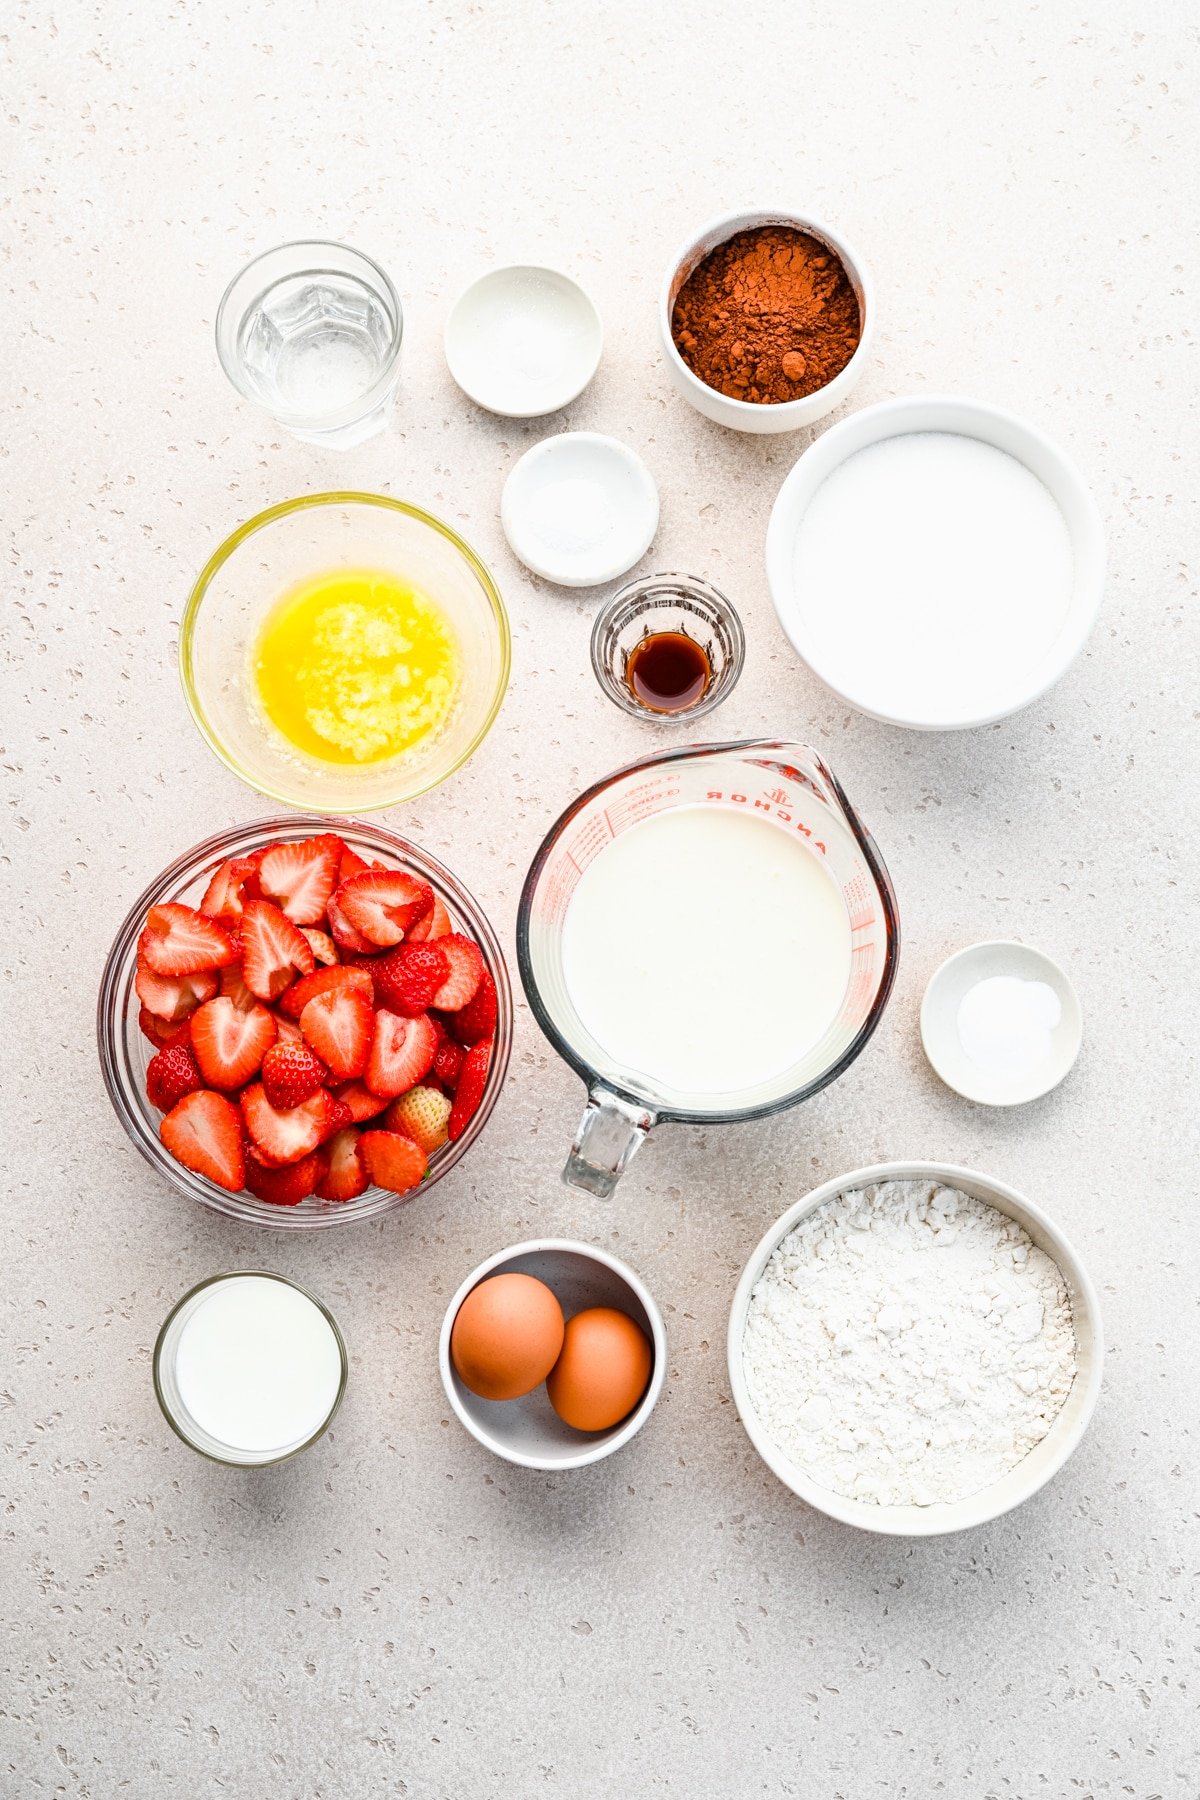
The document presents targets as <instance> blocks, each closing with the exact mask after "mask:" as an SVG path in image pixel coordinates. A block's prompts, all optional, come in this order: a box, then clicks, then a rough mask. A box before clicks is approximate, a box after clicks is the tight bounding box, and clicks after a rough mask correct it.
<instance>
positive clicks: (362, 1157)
mask: <svg viewBox="0 0 1200 1800" xmlns="http://www.w3.org/2000/svg"><path fill="white" fill-rule="evenodd" d="M97 1037H98V1042H99V1051H100V1063H101V1068H102V1070H103V1073H104V1080H105V1084H106V1086H107V1088H108V1092H109V1097H110V1099H111V1100H112V1103H113V1106H114V1107H115V1109H116V1112H117V1116H118V1118H119V1119H120V1121H121V1123H122V1125H123V1126H124V1127H125V1130H126V1131H127V1132H128V1133H129V1136H130V1137H131V1138H132V1140H133V1142H134V1144H135V1145H136V1146H137V1148H138V1150H140V1151H141V1153H142V1155H143V1156H144V1157H145V1158H146V1160H147V1161H148V1162H150V1163H152V1164H153V1165H154V1167H155V1169H157V1170H158V1172H159V1173H160V1174H161V1175H163V1176H165V1177H166V1179H167V1180H168V1181H170V1182H171V1183H172V1185H173V1186H174V1187H176V1188H178V1189H179V1190H180V1192H181V1193H184V1194H188V1195H190V1196H191V1197H192V1198H193V1199H195V1200H200V1201H202V1202H203V1203H204V1204H205V1205H206V1206H211V1207H213V1208H214V1209H215V1210H216V1211H217V1212H223V1213H227V1214H228V1215H229V1216H230V1217H232V1218H237V1219H243V1220H247V1221H249V1222H251V1223H254V1224H260V1225H276V1226H292V1227H300V1228H303V1227H320V1226H325V1225H335V1224H339V1223H341V1222H342V1221H344V1220H348V1219H368V1218H378V1217H379V1216H380V1214H382V1213H385V1212H389V1211H391V1209H392V1208H393V1207H395V1206H401V1205H403V1204H404V1203H405V1202H407V1201H409V1200H412V1199H414V1198H416V1197H417V1196H418V1195H419V1194H420V1193H421V1192H422V1191H423V1190H424V1189H425V1188H427V1187H428V1186H429V1184H430V1183H431V1182H433V1181H437V1180H438V1179H439V1177H440V1176H442V1175H445V1174H446V1173H447V1171H448V1170H450V1169H452V1168H453V1167H454V1165H455V1163H457V1161H458V1160H459V1158H460V1157H461V1156H462V1155H464V1153H465V1152H466V1151H467V1150H469V1149H470V1147H471V1145H472V1144H473V1143H474V1141H475V1139H476V1138H477V1137H478V1136H479V1134H480V1132H481V1131H482V1130H483V1127H484V1125H485V1124H486V1123H487V1119H488V1115H489V1114H490V1112H491V1110H492V1108H493V1106H494V1105H495V1103H496V1100H497V1098H498V1096H499V1093H500V1089H501V1087H502V1086H503V1084H504V1077H505V1073H506V1070H507V1068H508V1058H509V1051H510V1049H511V1045H512V992H511V989H510V986H509V980H508V972H507V970H506V968H505V964H504V957H503V954H502V952H501V949H500V945H499V942H498V940H497V938H496V934H495V932H494V931H493V930H492V927H491V925H490V924H489V923H488V920H487V918H486V917H485V915H484V913H483V912H482V910H481V909H480V907H479V905H478V903H477V902H476V901H475V900H474V899H473V898H472V896H471V895H470V894H469V893H468V892H467V890H466V889H465V888H464V887H463V886H462V884H461V883H460V882H459V881H458V880H457V879H456V878H455V877H454V876H453V875H452V874H451V873H450V871H449V870H448V869H447V868H445V867H444V866H443V865H442V864H441V863H440V862H438V861H437V859H436V858H435V857H433V856H430V855H429V853H428V852H427V851H425V850H421V849H418V847H417V846H416V845H415V844H411V843H409V842H408V841H407V840H406V839H404V838H401V837H398V836H396V835H395V833H393V832H390V831H387V830H385V829H383V827H381V826H375V825H365V824H361V823H359V822H357V821H355V820H352V819H329V818H324V817H305V816H303V815H296V814H292V815H289V816H287V817H285V818H273V819H260V820H258V821H256V822H255V823H253V824H249V825H241V826H237V827H235V828H234V829H233V830H231V831H226V832H222V833H220V834H219V835H218V836H216V837H211V838H207V839H206V840H205V841H204V843H202V844H197V845H196V847H195V848H194V849H192V850H188V851H186V852H185V853H184V855H182V856H180V857H178V858H177V859H176V860H175V862H173V863H172V864H171V865H170V867H169V868H166V869H164V870H163V872H162V874H161V875H160V876H159V877H158V879H157V880H156V881H155V882H153V883H152V884H151V886H150V887H149V888H147V890H146V892H145V893H144V894H143V895H142V896H141V898H140V899H139V900H138V902H137V904H136V905H135V906H134V907H133V909H132V910H131V911H130V913H129V914H128V916H127V917H126V919H125V922H124V923H123V925H122V926H121V929H120V931H119V932H118V933H117V936H116V941H115V942H114V944H113V947H112V949H111V951H110V952H109V956H108V961H107V963H106V964H105V968H104V975H103V979H102V981H101V984H100V998H99V1002H98V1006H97Z"/></svg>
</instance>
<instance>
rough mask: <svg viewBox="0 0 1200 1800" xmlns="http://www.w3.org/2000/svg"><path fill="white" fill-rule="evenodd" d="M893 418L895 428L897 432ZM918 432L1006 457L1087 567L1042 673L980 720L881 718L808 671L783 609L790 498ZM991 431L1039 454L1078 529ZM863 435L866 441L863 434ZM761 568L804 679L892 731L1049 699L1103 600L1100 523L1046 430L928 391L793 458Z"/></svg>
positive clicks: (991, 720)
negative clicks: (1041, 497)
mask: <svg viewBox="0 0 1200 1800" xmlns="http://www.w3.org/2000/svg"><path fill="white" fill-rule="evenodd" d="M947 412H949V413H951V414H954V415H957V416H958V421H959V422H958V423H956V424H952V423H947V422H946V418H945V415H946V414H947ZM897 420H902V421H904V423H901V424H900V425H898V426H897V425H896V421H897ZM877 427H878V429H877ZM919 431H944V432H950V433H953V434H954V435H956V436H959V437H970V438H975V439H978V441H979V442H981V443H985V444H990V445H992V446H993V448H996V449H1003V450H1004V451H1005V452H1006V453H1007V454H1008V455H1010V456H1014V457H1015V458H1016V460H1017V461H1018V462H1020V463H1021V464H1022V466H1023V467H1025V468H1027V469H1029V472H1030V473H1031V474H1032V475H1034V476H1036V478H1037V479H1038V480H1039V481H1041V483H1042V486H1043V487H1045V488H1046V490H1047V492H1048V493H1050V494H1051V498H1052V499H1053V500H1054V502H1055V504H1056V505H1057V506H1058V507H1059V511H1060V512H1062V513H1063V516H1064V522H1065V523H1066V524H1067V529H1068V531H1069V533H1070V536H1071V545H1072V551H1073V552H1074V554H1075V556H1076V560H1077V561H1080V562H1082V561H1083V560H1084V559H1085V558H1086V559H1087V560H1089V561H1090V562H1092V563H1093V564H1094V580H1093V582H1092V584H1091V591H1090V592H1089V593H1084V594H1083V595H1082V596H1081V593H1080V586H1079V583H1078V582H1076V583H1075V584H1074V586H1073V588H1072V592H1071V600H1070V605H1069V608H1068V611H1067V615H1066V617H1065V619H1064V620H1063V624H1062V628H1061V630H1060V632H1059V635H1058V638H1057V639H1056V640H1055V642H1054V644H1053V645H1052V646H1051V650H1050V652H1049V653H1048V654H1047V656H1046V658H1045V660H1044V662H1043V663H1042V665H1041V666H1040V667H1039V668H1038V670H1037V671H1036V672H1035V674H1034V675H1033V676H1032V677H1031V678H1030V679H1029V680H1027V682H1026V684H1025V686H1024V687H1023V688H1022V689H1021V692H1020V695H1019V697H1017V698H1014V699H1013V700H1012V701H1010V702H1006V703H1005V704H1004V705H1003V706H1000V707H998V708H994V709H993V710H992V711H990V712H986V713H980V714H978V715H976V716H973V717H970V718H956V719H949V720H946V719H927V718H923V717H920V716H918V715H916V714H913V713H909V714H904V713H900V712H884V711H882V710H880V709H879V708H878V707H874V706H868V705H866V704H865V703H864V702H863V701H862V700H861V699H859V698H856V696H855V695H854V694H852V693H851V692H850V691H849V690H848V689H847V688H845V687H842V686H839V685H838V683H837V682H835V681H832V680H831V679H830V677H829V676H828V675H827V674H826V673H825V672H824V671H823V670H822V669H821V668H820V667H819V666H818V663H817V661H816V660H815V659H814V657H813V655H812V652H811V649H810V648H806V647H805V644H804V641H803V640H804V636H805V634H804V631H803V629H802V621H800V620H799V619H798V618H797V616H796V611H795V607H794V605H793V593H794V583H793V581H792V577H791V558H792V551H793V545H794V542H795V532H796V523H797V522H798V519H797V520H793V517H792V514H793V513H794V512H795V511H796V507H797V505H798V502H797V499H796V495H797V493H800V495H801V496H802V501H803V504H802V507H801V513H800V515H799V516H802V513H803V510H804V508H806V507H807V505H808V504H809V502H810V501H811V499H812V496H813V495H814V494H815V493H816V491H817V489H818V488H819V487H820V485H821V483H822V482H823V481H824V480H825V479H826V478H827V477H828V476H829V475H831V474H832V473H833V471H834V470H835V469H838V468H840V467H841V466H842V464H843V463H845V462H847V461H848V460H849V458H850V457H851V456H855V455H857V454H858V452H859V451H860V450H865V449H867V448H869V447H870V446H871V445H873V444H877V443H883V442H885V441H886V440H887V439H888V438H891V437H900V436H903V435H906V434H907V433H909V432H919ZM997 431H1004V432H1006V433H1013V432H1015V433H1016V434H1017V435H1018V436H1020V437H1023V438H1024V439H1026V440H1027V441H1032V442H1034V443H1036V445H1037V447H1038V449H1039V451H1040V452H1041V454H1042V455H1043V456H1044V457H1045V458H1046V459H1047V461H1048V462H1049V463H1050V464H1052V465H1053V467H1054V469H1055V472H1056V475H1057V479H1058V481H1059V483H1060V484H1061V486H1062V488H1063V490H1065V491H1066V492H1068V493H1069V494H1070V495H1071V499H1072V503H1073V506H1074V507H1075V509H1076V512H1077V516H1078V520H1079V525H1078V529H1076V528H1075V527H1074V526H1072V525H1071V523H1070V521H1069V520H1067V519H1066V512H1065V508H1064V507H1063V506H1062V504H1061V502H1060V501H1059V498H1058V494H1057V493H1055V492H1053V491H1052V490H1051V489H1050V486H1049V483H1048V482H1046V481H1045V480H1044V479H1043V477H1042V476H1041V475H1040V474H1038V471H1037V470H1036V469H1033V468H1032V467H1031V465H1030V464H1029V462H1028V461H1027V460H1026V457H1025V456H1024V455H1023V454H1022V453H1021V452H1020V451H1014V450H1011V449H1009V448H1008V446H1007V444H999V443H997V441H996V436H995V433H996V432H997ZM864 432H865V434H866V435H863V434H864ZM806 490H809V491H807V492H806ZM766 565H767V586H768V588H769V590H770V594H771V604H772V606H773V607H774V608H775V616H776V618H777V619H778V620H779V623H780V625H781V627H782V629H783V633H784V636H785V637H786V638H787V640H788V642H789V643H790V644H791V646H792V648H793V650H794V651H795V652H796V654H797V656H798V657H799V658H800V660H801V662H802V663H804V665H805V667H806V668H808V669H810V670H811V671H812V673H813V674H814V675H815V676H816V678H817V680H818V681H819V682H820V683H821V684H822V686H823V687H825V688H827V689H828V691H829V692H830V693H831V694H834V695H835V696H836V697H837V698H838V699H839V700H842V701H844V702H845V704H846V705H847V706H852V707H853V708H854V710H855V711H856V712H860V713H862V714H864V715H865V716H866V717H867V718H869V719H876V720H878V721H879V723H880V724H883V725H899V726H902V727H903V728H904V729H905V730H908V731H975V730H978V729H980V728H981V727H983V726H985V725H994V724H997V723H998V722H999V721H1000V720H1001V719H1008V718H1011V717H1012V715H1013V714H1014V713H1018V712H1022V711H1023V710H1024V709H1025V707H1027V706H1032V705H1033V703H1034V701H1035V700H1040V699H1041V698H1042V696H1043V695H1044V694H1047V693H1049V691H1050V689H1051V688H1052V687H1053V686H1054V685H1055V683H1056V682H1058V681H1060V680H1061V679H1062V677H1063V676H1064V675H1065V674H1066V672H1067V670H1068V669H1069V668H1070V667H1071V664H1072V663H1073V662H1074V661H1075V659H1076V658H1077V657H1078V656H1079V654H1080V652H1081V651H1082V649H1083V647H1084V645H1085V644H1086V642H1087V640H1088V638H1089V637H1090V636H1091V633H1092V630H1093V628H1094V626H1095V623H1096V619H1097V617H1098V615H1099V612H1100V607H1101V604H1102V602H1103V599H1104V585H1105V577H1106V553H1105V545H1104V525H1103V521H1102V520H1101V517H1100V509H1099V507H1098V506H1097V504H1096V499H1095V496H1094V494H1093V493H1092V491H1091V489H1090V487H1089V486H1088V484H1087V482H1086V481H1085V480H1084V478H1083V475H1082V474H1081V472H1080V470H1079V467H1078V465H1077V464H1076V463H1075V461H1074V460H1073V459H1072V458H1071V457H1070V456H1068V455H1067V453H1066V451H1065V450H1064V449H1063V448H1062V447H1061V445H1060V444H1059V443H1058V442H1057V441H1056V440H1055V439H1054V438H1052V437H1051V436H1050V435H1049V433H1048V432H1045V431H1043V430H1042V429H1041V427H1040V426H1039V425H1035V424H1034V423H1033V421H1032V420H1030V419H1026V418H1023V417H1022V416H1021V414H1020V413H1015V412H1012V411H1010V410H1009V409H1008V408H1007V407H1003V406H994V405H992V404H991V402H990V401H985V400H975V399H973V398H972V397H971V396H970V395H964V394H946V393H936V392H935V393H915V394H901V395H897V396H895V397H894V398H893V399H890V400H878V401H876V402H874V404H872V405H870V406H863V407H860V408H859V409H858V410H857V411H856V412H852V413H849V414H847V416H846V417H845V418H843V419H839V420H838V421H837V423H836V424H834V425H831V426H830V427H829V429H828V430H827V431H823V432H822V433H821V435H820V436H819V437H818V438H815V439H814V441H813V442H812V443H811V444H809V445H808V447H807V448H806V449H805V450H802V451H801V453H800V455H799V456H798V457H797V459H796V461H795V462H794V463H793V464H792V467H791V468H790V469H789V470H788V472H787V474H786V475H785V476H784V478H783V482H782V484H781V486H780V489H779V492H778V493H777V494H776V496H775V500H774V503H773V505H772V507H771V516H770V518H769V520H768V522H767V537H766Z"/></svg>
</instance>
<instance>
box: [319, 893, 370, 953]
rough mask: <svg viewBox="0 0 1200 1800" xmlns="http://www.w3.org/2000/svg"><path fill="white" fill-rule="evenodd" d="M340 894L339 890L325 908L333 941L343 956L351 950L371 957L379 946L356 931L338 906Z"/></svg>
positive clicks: (331, 896) (332, 895) (330, 897)
mask: <svg viewBox="0 0 1200 1800" xmlns="http://www.w3.org/2000/svg"><path fill="white" fill-rule="evenodd" d="M340 892H341V890H340V888H339V889H338V890H337V891H336V892H335V893H332V894H331V895H330V896H329V905H328V906H327V907H326V908H325V917H326V918H327V919H328V921H329V929H330V931H331V932H332V933H333V941H334V943H335V944H336V945H337V947H338V949H339V950H340V951H341V952H342V954H343V956H344V955H345V954H346V952H347V951H349V950H353V951H356V952H358V953H359V954H360V955H363V954H366V955H369V954H370V953H371V952H372V951H373V950H376V949H378V945H376V944H373V943H371V941H370V939H369V938H365V937H364V936H363V934H362V932H361V931H355V929H354V927H353V925H351V923H350V921H349V919H348V918H347V917H346V915H345V913H344V912H343V911H342V909H341V907H340V905H339V904H338V893H340Z"/></svg>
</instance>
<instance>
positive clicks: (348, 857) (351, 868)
mask: <svg viewBox="0 0 1200 1800" xmlns="http://www.w3.org/2000/svg"><path fill="white" fill-rule="evenodd" d="M370 866H371V865H370V863H369V862H364V860H363V858H362V857H361V856H360V855H359V854H358V851H357V850H352V849H351V848H350V846H349V844H343V845H342V860H341V862H340V863H339V864H338V882H339V884H340V883H341V882H343V881H349V879H350V877H351V876H352V875H365V874H366V872H367V870H368V869H369V868H370Z"/></svg>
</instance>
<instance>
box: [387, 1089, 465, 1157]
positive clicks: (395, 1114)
mask: <svg viewBox="0 0 1200 1800" xmlns="http://www.w3.org/2000/svg"><path fill="white" fill-rule="evenodd" d="M383 1122H384V1125H385V1126H386V1128H387V1130H388V1131H398V1132H400V1133H401V1135H402V1136H403V1137H407V1138H411V1139H412V1141H413V1143H414V1144H416V1145H417V1147H418V1149H420V1150H423V1151H424V1152H425V1154H426V1156H432V1155H433V1153H434V1151H435V1150H440V1149H441V1147H442V1145H443V1144H444V1143H445V1142H446V1139H447V1136H448V1132H447V1126H448V1125H449V1122H450V1102H449V1100H448V1099H447V1098H446V1096H445V1094H439V1093H438V1091H437V1089H436V1088H431V1087H415V1088H410V1089H409V1091H408V1093H407V1094H402V1095H401V1096H400V1098H399V1100H393V1101H392V1104H391V1105H390V1106H389V1107H388V1109H387V1116H386V1118H385V1119H384V1121H383Z"/></svg>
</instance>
